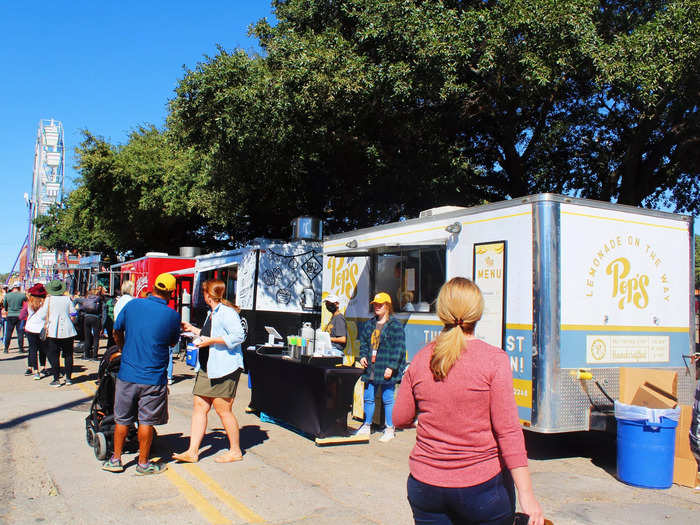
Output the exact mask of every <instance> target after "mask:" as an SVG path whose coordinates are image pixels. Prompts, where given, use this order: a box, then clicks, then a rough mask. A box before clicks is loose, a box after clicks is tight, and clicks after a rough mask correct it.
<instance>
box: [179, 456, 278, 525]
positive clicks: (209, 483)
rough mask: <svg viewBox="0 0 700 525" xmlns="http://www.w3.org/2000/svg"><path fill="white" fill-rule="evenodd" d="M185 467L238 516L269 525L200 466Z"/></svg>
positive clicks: (188, 465) (185, 465) (250, 521)
mask: <svg viewBox="0 0 700 525" xmlns="http://www.w3.org/2000/svg"><path fill="white" fill-rule="evenodd" d="M183 467H184V468H185V469H186V470H187V471H188V472H189V473H190V474H192V475H193V476H194V477H195V478H197V479H198V480H199V481H201V482H202V483H203V484H204V486H205V487H207V488H208V489H209V490H210V491H212V492H213V493H214V494H215V495H216V497H217V498H219V499H220V500H221V501H222V502H223V503H224V504H225V505H226V506H227V507H229V508H230V509H231V510H233V511H234V512H235V513H236V514H238V516H240V517H241V518H242V519H244V520H246V521H247V522H248V523H267V522H266V521H265V520H264V519H263V518H262V517H261V516H259V515H258V514H256V513H255V512H253V511H252V510H250V509H249V508H248V507H246V506H245V505H244V504H243V503H241V502H240V501H238V500H237V499H236V498H234V497H233V496H232V495H231V494H229V493H228V492H226V491H225V490H224V488H223V487H222V486H221V485H219V484H218V483H217V482H216V481H214V480H213V479H212V478H211V477H209V476H208V475H207V474H206V473H205V472H204V471H203V470H202V469H201V468H200V467H199V466H197V465H193V464H191V463H188V464H184V465H183Z"/></svg>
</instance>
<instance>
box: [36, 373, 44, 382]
mask: <svg viewBox="0 0 700 525" xmlns="http://www.w3.org/2000/svg"><path fill="white" fill-rule="evenodd" d="M41 377H42V376H41V374H40V373H39V372H37V373H36V374H34V381H41Z"/></svg>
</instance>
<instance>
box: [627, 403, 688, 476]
mask: <svg viewBox="0 0 700 525" xmlns="http://www.w3.org/2000/svg"><path fill="white" fill-rule="evenodd" d="M677 425H678V422H677V421H674V420H672V419H668V418H666V417H662V418H661V419H660V421H659V423H650V422H649V421H645V420H641V421H633V420H629V419H618V420H617V477H618V478H619V479H620V481H623V482H624V483H627V484H628V485H634V486H635V487H644V488H649V489H667V488H669V487H670V486H671V484H672V483H673V453H674V448H675V445H676V426H677Z"/></svg>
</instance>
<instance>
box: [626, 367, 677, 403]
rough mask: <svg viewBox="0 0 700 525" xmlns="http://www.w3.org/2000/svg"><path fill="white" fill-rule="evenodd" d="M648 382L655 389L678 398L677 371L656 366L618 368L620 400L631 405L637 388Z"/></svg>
mask: <svg viewBox="0 0 700 525" xmlns="http://www.w3.org/2000/svg"><path fill="white" fill-rule="evenodd" d="M644 383H649V385H652V386H653V387H654V388H655V389H656V390H658V391H661V392H663V393H665V394H667V395H668V396H669V397H672V398H674V399H676V400H677V399H678V373H677V372H674V371H672V370H659V369H656V368H620V397H619V399H620V401H621V402H622V403H626V404H628V405H632V404H634V403H632V400H633V399H634V396H635V395H637V390H639V387H640V386H642V385H643V384H644Z"/></svg>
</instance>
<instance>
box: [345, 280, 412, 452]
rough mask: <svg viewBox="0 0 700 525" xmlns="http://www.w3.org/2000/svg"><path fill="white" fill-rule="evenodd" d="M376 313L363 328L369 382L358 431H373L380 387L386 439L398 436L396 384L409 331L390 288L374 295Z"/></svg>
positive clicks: (362, 354)
mask: <svg viewBox="0 0 700 525" xmlns="http://www.w3.org/2000/svg"><path fill="white" fill-rule="evenodd" d="M370 304H371V305H372V306H373V308H374V317H373V318H372V319H370V320H369V321H367V322H366V323H365V324H364V325H363V326H362V329H361V331H360V364H361V365H362V366H363V367H364V368H365V373H364V374H363V375H362V378H361V379H362V381H363V382H364V383H365V395H364V401H365V403H364V412H365V422H364V423H363V424H362V426H361V427H360V429H359V430H358V431H357V434H360V435H361V434H369V433H370V432H371V426H372V418H373V417H374V395H375V391H376V389H377V388H380V389H381V391H382V403H384V415H385V419H386V426H385V429H384V434H383V435H382V437H381V438H379V441H381V442H382V443H386V442H387V441H391V440H392V439H394V423H393V420H392V417H391V416H392V411H393V408H394V387H395V386H396V383H398V382H399V381H400V380H401V375H400V372H401V371H402V370H403V368H404V366H405V364H406V334H405V332H404V329H403V325H402V324H401V322H400V321H399V320H398V319H397V318H396V317H394V316H393V315H392V314H393V313H394V309H393V306H392V304H391V297H390V296H389V294H388V293H386V292H380V293H378V294H377V295H375V296H374V299H373V300H372V302H371V303H370Z"/></svg>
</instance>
